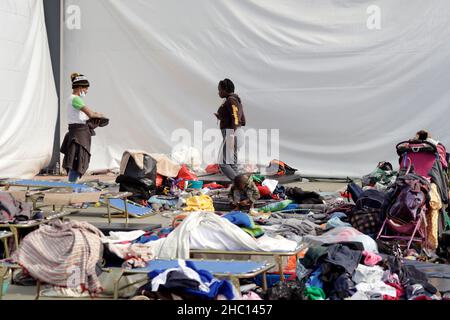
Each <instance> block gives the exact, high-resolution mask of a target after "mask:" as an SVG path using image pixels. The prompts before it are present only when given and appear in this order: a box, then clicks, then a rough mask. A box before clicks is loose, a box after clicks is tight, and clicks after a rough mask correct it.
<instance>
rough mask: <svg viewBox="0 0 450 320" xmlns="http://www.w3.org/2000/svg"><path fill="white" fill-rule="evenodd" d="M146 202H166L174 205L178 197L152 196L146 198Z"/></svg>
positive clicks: (162, 203) (163, 203)
mask: <svg viewBox="0 0 450 320" xmlns="http://www.w3.org/2000/svg"><path fill="white" fill-rule="evenodd" d="M148 203H156V204H160V205H165V204H167V205H168V206H171V207H174V206H176V205H177V204H178V199H173V198H167V197H161V196H153V197H151V198H150V199H148Z"/></svg>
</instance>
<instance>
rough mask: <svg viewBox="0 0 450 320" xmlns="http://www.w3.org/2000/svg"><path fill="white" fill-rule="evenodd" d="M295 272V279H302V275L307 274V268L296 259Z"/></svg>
mask: <svg viewBox="0 0 450 320" xmlns="http://www.w3.org/2000/svg"><path fill="white" fill-rule="evenodd" d="M296 274H297V279H298V280H300V281H301V280H302V279H303V278H304V277H306V276H307V275H308V274H309V271H308V269H306V268H305V267H304V266H303V265H302V264H301V262H300V261H297V268H296Z"/></svg>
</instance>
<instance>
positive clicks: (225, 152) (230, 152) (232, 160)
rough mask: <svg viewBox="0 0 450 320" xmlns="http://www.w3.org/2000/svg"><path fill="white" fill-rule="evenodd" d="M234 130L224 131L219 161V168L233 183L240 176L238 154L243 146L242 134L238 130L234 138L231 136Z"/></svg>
mask: <svg viewBox="0 0 450 320" xmlns="http://www.w3.org/2000/svg"><path fill="white" fill-rule="evenodd" d="M232 131H233V130H222V136H223V144H222V150H221V151H222V154H221V157H220V161H219V163H220V164H219V167H220V170H221V171H222V173H223V174H224V175H225V176H227V177H228V179H230V180H231V181H233V180H234V178H235V177H236V176H237V175H239V169H238V152H239V149H240V148H241V146H242V142H243V141H242V132H241V131H240V130H237V131H236V132H234V138H231V137H230V135H231V134H232V133H233V132H232Z"/></svg>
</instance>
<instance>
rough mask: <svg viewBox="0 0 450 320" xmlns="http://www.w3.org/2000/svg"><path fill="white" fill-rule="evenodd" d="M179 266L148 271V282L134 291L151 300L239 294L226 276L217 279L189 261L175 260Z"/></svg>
mask: <svg viewBox="0 0 450 320" xmlns="http://www.w3.org/2000/svg"><path fill="white" fill-rule="evenodd" d="M178 265H179V266H178V268H173V269H167V270H157V271H153V272H150V273H149V274H148V277H149V280H150V281H149V282H148V283H147V284H145V285H144V286H142V287H141V288H140V289H139V290H138V292H137V295H144V296H147V297H149V298H150V299H154V300H188V301H194V300H201V301H202V300H234V299H236V298H238V297H239V296H240V293H238V292H236V289H235V288H234V287H233V285H232V283H231V282H230V281H229V280H218V279H216V278H214V276H213V275H212V274H211V273H210V272H208V271H206V270H198V269H197V268H196V267H195V265H194V264H193V263H192V262H191V261H184V260H179V261H178Z"/></svg>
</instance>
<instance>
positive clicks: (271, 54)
mask: <svg viewBox="0 0 450 320" xmlns="http://www.w3.org/2000/svg"><path fill="white" fill-rule="evenodd" d="M372 4H375V5H378V6H379V7H380V8H381V18H382V19H381V30H369V29H368V28H367V19H368V17H369V16H368V14H367V12H366V10H367V8H368V6H369V5H372ZM70 5H78V6H79V7H80V8H81V28H80V29H76V30H68V29H65V34H64V37H65V41H64V61H65V63H64V79H66V80H67V81H66V92H65V95H66V97H67V96H68V94H70V83H69V75H70V73H72V72H74V71H79V72H82V73H84V74H86V75H87V76H88V77H89V78H90V79H91V81H92V88H91V91H90V94H89V95H88V98H87V102H88V105H90V106H91V107H92V108H93V109H95V110H98V111H100V112H103V113H105V114H106V115H108V116H109V117H110V118H111V125H110V127H107V128H106V129H101V130H98V136H97V137H95V138H94V144H93V149H92V153H93V157H92V165H91V169H103V168H111V167H118V165H119V160H120V158H121V155H122V152H123V151H124V150H125V149H130V148H132V149H144V150H148V151H150V152H165V153H169V152H170V147H171V143H170V141H169V137H170V134H171V132H172V131H173V130H174V129H176V128H187V129H190V130H191V129H192V127H193V122H194V121H195V120H197V121H203V124H204V127H206V128H212V127H216V126H217V123H216V120H215V118H214V117H213V115H212V114H213V113H214V112H215V111H216V110H217V108H218V106H219V105H220V103H221V101H220V99H219V98H218V97H217V83H218V81H219V80H220V79H223V78H224V77H229V78H231V79H233V80H234V81H235V83H236V86H237V91H238V93H239V94H240V96H241V97H242V99H243V102H244V105H245V108H246V113H247V118H248V122H249V126H250V127H252V128H279V129H280V139H281V142H280V148H281V150H280V158H281V159H282V160H284V161H285V162H287V163H288V164H290V165H292V166H295V167H297V168H299V169H300V171H301V173H303V174H306V175H314V176H335V177H340V176H347V175H350V176H360V175H362V174H366V173H368V172H370V171H371V170H372V169H373V168H374V167H375V165H376V164H377V163H378V162H379V161H382V160H389V161H393V162H395V161H396V159H397V157H396V153H395V144H396V143H397V142H399V141H401V140H403V139H407V138H410V137H412V136H413V135H414V133H415V132H416V131H417V130H419V129H422V128H426V129H429V130H431V132H432V133H433V136H434V137H437V138H439V139H440V140H442V141H443V142H445V143H449V142H450V130H448V121H449V120H448V119H449V118H450V108H449V105H450V90H449V89H448V88H449V86H450V42H449V41H448V39H449V34H450V2H449V1H447V0H429V1H423V0H396V1H392V0H371V1H361V0H339V1H338V0H321V1H316V0H314V1H313V0H214V1H212V0H190V1H179V0H166V1H160V0H140V1H139V0H131V1H130V0H95V1H91V0H66V7H67V6H70ZM63 109H64V108H63ZM64 129H66V127H64Z"/></svg>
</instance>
